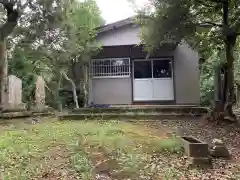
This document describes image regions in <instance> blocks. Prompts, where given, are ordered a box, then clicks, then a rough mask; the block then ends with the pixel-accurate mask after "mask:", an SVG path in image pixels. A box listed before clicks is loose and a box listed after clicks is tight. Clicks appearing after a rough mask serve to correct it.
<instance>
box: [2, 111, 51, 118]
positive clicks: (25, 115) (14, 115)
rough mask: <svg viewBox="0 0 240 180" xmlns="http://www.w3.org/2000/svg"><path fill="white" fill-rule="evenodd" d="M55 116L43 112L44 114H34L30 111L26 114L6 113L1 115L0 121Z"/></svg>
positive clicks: (25, 112)
mask: <svg viewBox="0 0 240 180" xmlns="http://www.w3.org/2000/svg"><path fill="white" fill-rule="evenodd" d="M49 116H53V113H51V112H45V113H44V112H43V113H37V112H36V113H35V112H34V113H33V112H29V111H24V112H5V113H1V114H0V119H21V118H28V117H49Z"/></svg>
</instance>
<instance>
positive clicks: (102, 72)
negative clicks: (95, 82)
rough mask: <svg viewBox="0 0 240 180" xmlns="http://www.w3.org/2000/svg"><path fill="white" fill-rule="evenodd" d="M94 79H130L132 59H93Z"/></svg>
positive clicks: (92, 72)
mask: <svg viewBox="0 0 240 180" xmlns="http://www.w3.org/2000/svg"><path fill="white" fill-rule="evenodd" d="M91 67H92V68H91V70H92V71H91V74H92V77H129V76H130V73H131V71H130V59H129V58H113V59H93V60H92V64H91Z"/></svg>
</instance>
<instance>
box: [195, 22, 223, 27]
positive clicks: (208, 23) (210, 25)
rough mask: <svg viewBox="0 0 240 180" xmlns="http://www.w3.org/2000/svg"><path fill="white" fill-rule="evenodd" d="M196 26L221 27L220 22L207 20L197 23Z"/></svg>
mask: <svg viewBox="0 0 240 180" xmlns="http://www.w3.org/2000/svg"><path fill="white" fill-rule="evenodd" d="M196 26H198V27H205V28H212V27H220V28H222V27H223V25H222V24H217V23H213V22H208V21H205V22H201V23H197V24H196Z"/></svg>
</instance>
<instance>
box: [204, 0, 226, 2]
mask: <svg viewBox="0 0 240 180" xmlns="http://www.w3.org/2000/svg"><path fill="white" fill-rule="evenodd" d="M206 1H210V2H214V3H223V2H224V0H206Z"/></svg>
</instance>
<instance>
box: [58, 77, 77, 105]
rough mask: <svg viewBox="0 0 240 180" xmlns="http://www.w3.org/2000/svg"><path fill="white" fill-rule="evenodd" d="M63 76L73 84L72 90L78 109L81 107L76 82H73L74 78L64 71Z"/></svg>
mask: <svg viewBox="0 0 240 180" xmlns="http://www.w3.org/2000/svg"><path fill="white" fill-rule="evenodd" d="M62 75H63V77H64V78H65V79H66V80H67V81H69V82H70V83H71V85H72V92H73V100H74V103H75V108H76V109H78V108H79V104H78V96H77V90H76V89H77V88H76V85H75V83H74V82H73V80H72V79H70V78H69V77H68V76H67V74H66V73H64V72H63V73H62Z"/></svg>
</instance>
